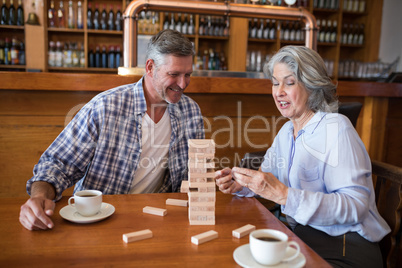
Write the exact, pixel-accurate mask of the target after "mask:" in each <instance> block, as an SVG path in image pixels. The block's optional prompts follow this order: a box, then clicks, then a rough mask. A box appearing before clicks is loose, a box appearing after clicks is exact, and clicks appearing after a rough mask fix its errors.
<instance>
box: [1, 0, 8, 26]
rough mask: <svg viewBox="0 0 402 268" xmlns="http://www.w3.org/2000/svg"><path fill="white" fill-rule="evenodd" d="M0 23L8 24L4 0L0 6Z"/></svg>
mask: <svg viewBox="0 0 402 268" xmlns="http://www.w3.org/2000/svg"><path fill="white" fill-rule="evenodd" d="M0 24H1V25H7V24H8V7H7V5H6V0H3V5H2V6H1V18H0Z"/></svg>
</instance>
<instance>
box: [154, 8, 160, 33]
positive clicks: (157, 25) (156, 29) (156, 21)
mask: <svg viewBox="0 0 402 268" xmlns="http://www.w3.org/2000/svg"><path fill="white" fill-rule="evenodd" d="M152 25H154V26H153V34H156V33H159V31H160V30H161V26H160V23H159V13H158V12H155V13H154V14H153V16H152Z"/></svg>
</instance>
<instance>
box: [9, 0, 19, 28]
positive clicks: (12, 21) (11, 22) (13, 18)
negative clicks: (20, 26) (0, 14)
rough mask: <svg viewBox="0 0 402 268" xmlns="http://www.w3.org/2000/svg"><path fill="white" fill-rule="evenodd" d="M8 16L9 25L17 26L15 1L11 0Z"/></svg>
mask: <svg viewBox="0 0 402 268" xmlns="http://www.w3.org/2000/svg"><path fill="white" fill-rule="evenodd" d="M8 14H9V15H8V25H17V15H16V12H15V7H14V0H10V7H9V9H8Z"/></svg>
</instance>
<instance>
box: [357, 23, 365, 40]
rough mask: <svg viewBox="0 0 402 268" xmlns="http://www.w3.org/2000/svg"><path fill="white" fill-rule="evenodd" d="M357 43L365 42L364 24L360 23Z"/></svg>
mask: <svg viewBox="0 0 402 268" xmlns="http://www.w3.org/2000/svg"><path fill="white" fill-rule="evenodd" d="M357 44H358V45H363V44H364V24H360V31H359V38H358V42H357Z"/></svg>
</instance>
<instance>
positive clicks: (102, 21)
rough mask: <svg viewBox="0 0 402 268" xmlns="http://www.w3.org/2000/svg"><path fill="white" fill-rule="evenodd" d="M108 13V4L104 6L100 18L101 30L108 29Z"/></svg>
mask: <svg viewBox="0 0 402 268" xmlns="http://www.w3.org/2000/svg"><path fill="white" fill-rule="evenodd" d="M106 22H107V12H106V4H103V9H102V13H101V17H100V29H101V30H106V29H107V24H106Z"/></svg>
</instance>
